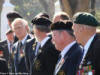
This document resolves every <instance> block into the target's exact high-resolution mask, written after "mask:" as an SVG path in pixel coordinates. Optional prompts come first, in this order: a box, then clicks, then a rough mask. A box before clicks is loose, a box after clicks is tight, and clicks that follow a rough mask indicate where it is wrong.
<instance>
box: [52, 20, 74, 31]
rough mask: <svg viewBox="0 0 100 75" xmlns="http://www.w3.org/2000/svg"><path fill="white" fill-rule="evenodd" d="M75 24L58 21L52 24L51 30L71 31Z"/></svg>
mask: <svg viewBox="0 0 100 75" xmlns="http://www.w3.org/2000/svg"><path fill="white" fill-rule="evenodd" d="M72 25H73V23H72V22H71V21H66V22H63V21H57V22H55V23H52V24H51V30H71V31H72Z"/></svg>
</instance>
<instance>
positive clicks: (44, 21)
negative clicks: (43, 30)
mask: <svg viewBox="0 0 100 75" xmlns="http://www.w3.org/2000/svg"><path fill="white" fill-rule="evenodd" d="M31 22H32V25H38V26H50V25H51V23H52V22H51V21H50V20H49V19H47V18H35V19H33V20H32V21H31Z"/></svg>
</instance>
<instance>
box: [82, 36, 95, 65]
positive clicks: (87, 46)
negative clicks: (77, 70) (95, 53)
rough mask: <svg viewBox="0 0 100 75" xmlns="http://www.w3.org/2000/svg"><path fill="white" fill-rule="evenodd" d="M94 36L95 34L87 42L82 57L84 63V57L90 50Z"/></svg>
mask: <svg viewBox="0 0 100 75" xmlns="http://www.w3.org/2000/svg"><path fill="white" fill-rule="evenodd" d="M94 36H95V34H94V35H93V36H92V37H91V38H90V39H89V40H88V41H87V43H86V44H85V46H84V54H83V58H82V63H83V60H84V58H85V56H86V54H87V52H88V49H89V47H90V45H91V43H92V41H93V39H94Z"/></svg>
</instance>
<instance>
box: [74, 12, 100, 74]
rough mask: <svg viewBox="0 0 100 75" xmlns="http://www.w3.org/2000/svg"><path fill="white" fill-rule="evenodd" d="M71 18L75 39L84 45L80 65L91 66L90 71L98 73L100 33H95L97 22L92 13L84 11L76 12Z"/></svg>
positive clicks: (99, 71) (99, 64)
mask: <svg viewBox="0 0 100 75" xmlns="http://www.w3.org/2000/svg"><path fill="white" fill-rule="evenodd" d="M73 19H74V25H73V29H74V33H75V36H76V40H77V42H78V43H80V44H81V45H82V46H84V56H83V59H82V66H83V68H86V67H89V66H91V68H90V69H91V71H92V72H93V71H94V70H95V75H99V74H100V58H99V57H100V34H97V33H96V27H97V26H99V23H98V21H97V20H96V18H95V17H94V16H93V15H91V14H90V13H86V12H79V13H76V14H75V15H74V17H73Z"/></svg>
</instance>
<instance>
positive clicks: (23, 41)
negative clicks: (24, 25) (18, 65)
mask: <svg viewBox="0 0 100 75" xmlns="http://www.w3.org/2000/svg"><path fill="white" fill-rule="evenodd" d="M27 36H28V34H27V35H26V36H25V37H24V39H23V40H21V42H22V44H24V43H25V41H26V39H27Z"/></svg>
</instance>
